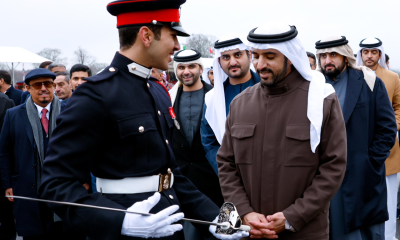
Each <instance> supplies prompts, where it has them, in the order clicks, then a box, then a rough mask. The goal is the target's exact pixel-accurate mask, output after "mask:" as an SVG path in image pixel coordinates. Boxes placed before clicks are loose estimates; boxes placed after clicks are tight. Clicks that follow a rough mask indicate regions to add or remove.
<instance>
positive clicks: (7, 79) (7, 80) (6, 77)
mask: <svg viewBox="0 0 400 240" xmlns="http://www.w3.org/2000/svg"><path fill="white" fill-rule="evenodd" d="M0 78H3V79H4V82H5V83H7V84H8V85H11V75H10V73H9V72H7V71H5V70H0Z"/></svg>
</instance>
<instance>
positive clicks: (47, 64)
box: [39, 61, 53, 68]
mask: <svg viewBox="0 0 400 240" xmlns="http://www.w3.org/2000/svg"><path fill="white" fill-rule="evenodd" d="M52 63H53V62H52V61H46V62H42V63H41V64H40V65H39V68H46V67H47V66H49V65H50V64H52Z"/></svg>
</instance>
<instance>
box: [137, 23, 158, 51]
mask: <svg viewBox="0 0 400 240" xmlns="http://www.w3.org/2000/svg"><path fill="white" fill-rule="evenodd" d="M137 39H138V40H140V41H141V42H142V44H143V45H144V46H145V47H150V45H151V43H152V42H153V40H154V33H153V31H151V30H150V28H148V27H146V26H143V27H141V28H140V29H139V33H138V37H137Z"/></svg>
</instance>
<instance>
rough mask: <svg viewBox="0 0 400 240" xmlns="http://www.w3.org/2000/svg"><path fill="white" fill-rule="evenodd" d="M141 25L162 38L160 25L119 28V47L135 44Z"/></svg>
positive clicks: (127, 47)
mask: <svg viewBox="0 0 400 240" xmlns="http://www.w3.org/2000/svg"><path fill="white" fill-rule="evenodd" d="M141 27H148V28H149V29H150V30H151V31H152V32H153V33H154V36H155V39H156V40H160V39H161V29H162V27H163V26H160V25H146V26H133V27H123V28H120V29H118V33H119V48H120V49H121V50H126V49H129V48H130V47H132V46H133V44H134V43H135V42H136V37H137V34H138V33H139V30H140V28H141ZM71 76H72V75H71Z"/></svg>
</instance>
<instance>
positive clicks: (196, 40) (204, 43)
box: [186, 34, 217, 58]
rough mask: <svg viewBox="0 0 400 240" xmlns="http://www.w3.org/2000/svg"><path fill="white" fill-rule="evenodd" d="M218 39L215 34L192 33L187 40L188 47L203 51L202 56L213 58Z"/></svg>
mask: <svg viewBox="0 0 400 240" xmlns="http://www.w3.org/2000/svg"><path fill="white" fill-rule="evenodd" d="M216 40H217V38H216V37H215V36H211V35H205V34H192V35H191V36H190V37H189V38H188V39H187V41H186V49H192V50H197V51H199V52H200V53H201V56H202V57H205V58H212V57H214V54H213V53H211V52H210V48H211V50H212V51H213V52H214V43H215V41H216Z"/></svg>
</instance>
